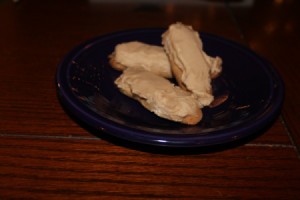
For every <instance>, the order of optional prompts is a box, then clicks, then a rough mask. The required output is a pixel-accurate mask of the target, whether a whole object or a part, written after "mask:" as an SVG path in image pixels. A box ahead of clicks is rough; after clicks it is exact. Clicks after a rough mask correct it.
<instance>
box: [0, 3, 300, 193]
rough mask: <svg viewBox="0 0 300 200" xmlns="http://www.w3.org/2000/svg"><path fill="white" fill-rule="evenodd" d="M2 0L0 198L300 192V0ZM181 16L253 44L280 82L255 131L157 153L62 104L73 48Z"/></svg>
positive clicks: (195, 24) (207, 29)
mask: <svg viewBox="0 0 300 200" xmlns="http://www.w3.org/2000/svg"><path fill="white" fill-rule="evenodd" d="M95 2H96V1H93V0H91V1H84V0H74V1H58V0H54V1H53V0H44V1H38V0H21V1H19V2H18V3H16V4H15V3H13V2H12V1H9V0H2V1H0V92H1V95H0V199H22V198H23V199H245V198H249V199H254V198H255V199H297V198H298V197H299V195H300V162H299V154H298V153H299V150H298V148H297V147H298V146H299V144H300V142H299V141H300V140H299V131H300V127H299V125H298V123H297V122H298V119H299V106H298V105H299V102H300V96H299V93H298V92H297V91H299V90H300V89H299V86H298V84H297V81H298V80H299V78H300V77H299V70H298V67H297V66H298V63H297V55H296V54H297V52H298V51H299V50H300V49H299V38H298V36H297V35H298V33H299V22H298V21H299V20H298V19H299V12H297V10H298V9H299V8H300V7H299V2H298V1H253V3H252V1H247V2H250V4H241V3H242V2H243V1H193V2H194V3H191V2H192V1H182V2H178V1H176V2H177V3H174V2H173V3H172V2H171V3H154V2H150V1H146V2H143V1H136V2H134V1H129V2H125V1H122V3H111V2H110V3H109V1H105V2H106V3H103V2H102V3H100V2H97V3H95ZM176 21H182V22H184V23H187V24H191V25H192V26H193V27H194V28H196V29H198V30H201V31H203V32H209V33H213V34H216V35H220V36H222V37H224V38H228V39H230V40H233V41H236V42H238V43H240V44H243V45H246V46H248V47H249V48H251V49H253V50H254V51H256V52H257V53H259V54H260V55H262V56H263V57H265V58H267V59H268V60H270V62H272V63H273V64H274V66H275V67H276V69H277V70H278V71H279V72H280V74H281V75H282V77H283V79H284V82H285V86H286V98H285V103H284V106H283V109H282V113H281V115H280V116H278V118H277V119H276V120H275V121H274V123H272V124H270V126H268V127H266V128H265V129H264V130H261V131H260V132H257V134H255V135H254V136H253V137H251V138H247V140H244V141H241V142H239V143H234V144H229V145H226V146H220V147H214V148H213V149H209V148H208V149H190V150H181V151H178V150H175V149H171V150H170V149H160V148H153V147H151V148H150V147H146V146H143V145H136V144H130V143H128V142H124V141H119V140H116V139H114V138H110V137H108V136H107V135H105V133H102V132H95V131H92V130H90V129H89V128H87V127H85V126H84V125H83V124H81V123H79V122H78V121H77V120H75V119H74V118H73V117H72V116H70V115H69V114H68V113H67V112H66V111H65V110H64V109H63V108H62V106H61V105H60V103H59V100H58V98H57V95H56V86H55V73H56V68H57V66H58V64H59V62H60V61H61V60H62V59H63V57H64V56H65V55H66V53H67V52H68V51H70V49H72V48H73V47H74V46H76V45H78V44H80V43H82V42H84V41H86V40H88V39H91V38H93V37H96V36H99V35H102V34H107V33H111V32H115V31H120V30H125V29H135V28H147V27H167V26H168V25H169V24H171V23H173V22H176Z"/></svg>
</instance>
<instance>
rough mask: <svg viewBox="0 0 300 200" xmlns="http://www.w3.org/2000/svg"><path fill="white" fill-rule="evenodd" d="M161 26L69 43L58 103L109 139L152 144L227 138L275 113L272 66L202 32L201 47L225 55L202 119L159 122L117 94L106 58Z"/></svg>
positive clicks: (151, 36)
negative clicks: (213, 104)
mask: <svg viewBox="0 0 300 200" xmlns="http://www.w3.org/2000/svg"><path fill="white" fill-rule="evenodd" d="M163 32H164V30H162V29H142V30H131V31H124V32H118V33H113V34H109V35H105V36H101V37H98V38H95V39H92V40H90V41H87V42H86V43H84V44H81V45H79V46H78V47H76V48H74V49H73V50H72V51H71V52H70V53H69V54H68V55H67V56H66V57H65V58H64V60H63V61H62V62H61V63H60V65H59V66H58V69H57V74H56V84H57V90H58V94H59V97H60V100H61V102H62V104H63V105H64V106H65V107H66V108H67V109H68V110H69V111H70V112H71V114H72V115H74V116H75V117H77V118H79V119H80V120H81V121H83V122H84V123H86V124H87V125H89V126H91V127H92V128H95V129H97V130H99V131H103V132H105V133H106V134H110V135H112V136H115V137H118V138H121V139H124V140H127V141H132V142H137V143H142V144H150V145H156V146H169V147H203V146H211V145H216V144H224V143H229V142H232V141H235V140H238V139H241V138H245V137H247V136H249V135H251V134H254V133H255V132H257V131H258V130H260V129H262V128H264V127H265V126H266V125H267V124H268V123H270V122H272V120H273V119H274V118H275V117H276V116H277V114H278V112H279V110H280V107H281V104H282V101H283V95H284V94H283V93H284V88H283V83H282V81H281V79H280V77H279V76H278V74H277V73H276V72H275V71H274V69H273V68H272V66H271V65H270V64H269V63H268V62H267V61H266V60H264V59H263V58H261V57H259V56H258V55H257V54H255V53H254V52H252V51H251V50H249V49H247V48H245V47H243V46H241V45H239V44H237V43H234V42H232V41H229V40H226V39H224V38H221V37H218V36H214V35H211V34H207V33H200V37H201V39H202V41H203V45H204V50H205V51H206V52H207V54H208V55H210V56H217V55H218V56H220V57H221V58H222V59H223V72H222V74H221V75H220V76H219V77H218V78H216V79H215V80H213V82H212V85H213V93H214V96H215V98H216V99H223V98H225V99H226V100H225V101H224V102H223V103H222V104H220V105H218V106H216V107H214V108H208V107H207V108H205V109H204V110H203V113H204V117H203V119H202V121H201V122H200V123H199V124H197V125H195V126H187V125H182V124H179V123H175V122H171V121H168V120H164V119H161V118H159V117H157V116H156V115H154V114H153V113H151V112H149V111H147V110H146V109H145V108H143V107H142V106H141V105H140V104H139V103H138V102H136V101H135V100H132V99H130V98H128V97H126V96H124V95H123V94H121V93H120V92H119V90H118V89H117V88H116V87H115V85H114V80H115V79H116V78H117V77H118V76H119V75H120V72H118V71H115V70H114V69H112V68H111V66H110V65H109V63H108V55H109V54H111V53H112V52H113V50H114V47H115V46H116V45H117V44H119V43H122V42H128V41H133V40H138V41H141V42H145V43H149V44H154V45H161V34H162V33H163Z"/></svg>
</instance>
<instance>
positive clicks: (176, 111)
mask: <svg viewBox="0 0 300 200" xmlns="http://www.w3.org/2000/svg"><path fill="white" fill-rule="evenodd" d="M162 44H163V47H161V46H154V45H149V44H145V43H141V42H138V41H133V42H128V43H122V44H119V45H117V46H116V47H115V50H114V52H113V53H112V54H111V55H110V56H109V57H110V64H111V66H112V67H113V68H115V69H117V70H120V71H123V73H122V74H121V75H120V77H118V78H117V79H116V81H115V84H116V85H117V87H118V88H119V89H120V91H121V92H122V93H124V94H125V95H127V96H129V97H131V98H134V99H136V100H137V101H139V102H140V103H141V104H142V105H143V106H144V107H145V108H147V109H148V110H150V111H152V112H153V113H155V114H156V115H158V116H160V117H162V118H165V119H169V120H172V121H176V122H181V123H184V124H189V125H194V124H197V123H198V122H199V121H200V120H201V119H202V111H201V109H202V108H203V107H204V106H208V105H209V104H211V102H212V101H213V99H214V97H213V94H212V87H211V79H212V78H215V77H217V76H218V75H219V74H220V72H221V70H222V67H221V65H222V59H221V58H220V57H215V58H213V57H210V56H208V55H207V54H206V53H205V52H204V51H203V44H202V41H201V39H200V37H199V34H198V32H196V31H194V30H193V29H192V27H190V26H186V25H184V24H182V23H175V24H172V25H170V26H169V29H168V30H167V31H166V32H165V33H163V35H162ZM172 77H174V78H175V79H176V81H177V83H178V86H177V85H175V84H173V83H171V82H170V80H168V79H169V78H172Z"/></svg>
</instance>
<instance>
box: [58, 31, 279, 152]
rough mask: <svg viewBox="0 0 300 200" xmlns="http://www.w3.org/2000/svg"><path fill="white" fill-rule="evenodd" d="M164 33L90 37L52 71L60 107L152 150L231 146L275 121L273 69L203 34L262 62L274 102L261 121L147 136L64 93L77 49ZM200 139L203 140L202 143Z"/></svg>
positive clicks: (275, 74) (276, 76) (275, 77)
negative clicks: (212, 130) (66, 74)
mask: <svg viewBox="0 0 300 200" xmlns="http://www.w3.org/2000/svg"><path fill="white" fill-rule="evenodd" d="M164 30H166V29H164V28H145V29H129V30H125V31H118V32H113V33H108V34H105V35H101V36H98V37H94V38H92V39H89V40H86V41H85V42H82V43H80V44H79V45H77V46H75V47H74V48H72V49H71V50H70V51H69V52H68V53H67V54H66V55H65V56H64V57H63V59H62V60H61V62H60V63H59V65H58V67H57V71H56V77H55V83H56V88H57V93H58V97H59V99H60V102H61V103H62V104H63V106H65V107H66V108H67V109H68V111H70V112H71V113H72V115H75V117H76V118H79V120H81V121H83V122H84V123H85V124H87V125H89V126H91V127H92V128H94V129H96V130H98V131H103V132H105V133H106V134H109V135H112V136H115V137H117V138H120V139H123V140H127V141H131V142H136V143H142V144H147V145H154V146H164V147H207V146H213V145H219V144H224V143H229V142H233V141H236V140H240V139H242V138H245V137H248V136H249V135H251V134H253V132H255V131H258V129H260V128H262V127H261V125H262V124H264V125H266V124H268V123H271V122H272V121H273V120H274V119H275V117H277V115H278V114H279V112H280V108H281V106H282V104H283V100H284V83H283V81H282V79H281V77H280V75H279V73H278V72H277V71H276V69H275V68H274V67H273V65H272V64H271V63H270V62H269V61H267V60H266V59H265V58H263V57H261V56H260V55H258V54H257V53H256V52H254V51H253V50H251V49H250V48H247V47H246V46H243V45H241V44H239V43H237V42H235V41H232V40H229V39H225V38H223V37H221V36H217V35H214V34H211V33H206V32H200V37H201V35H205V37H209V38H213V39H214V40H218V41H220V42H222V43H224V42H225V43H226V44H229V45H230V46H232V47H234V48H237V49H239V50H242V51H243V52H246V53H247V54H249V55H251V56H253V57H255V58H256V59H257V60H259V61H260V62H262V65H263V66H264V70H265V71H266V73H267V74H268V76H269V78H272V80H270V81H272V82H273V83H275V84H276V85H275V86H274V88H273V91H272V92H273V95H272V97H271V99H272V100H273V99H275V102H273V103H269V105H268V106H267V108H266V109H265V110H264V112H263V114H262V115H260V118H262V119H260V120H256V121H255V123H253V124H250V125H249V124H248V125H247V126H245V127H240V126H241V125H238V128H237V127H230V128H228V129H229V132H226V133H225V132H224V131H216V133H217V134H211V133H208V134H201V135H199V134H179V135H177V134H176V135H171V134H158V133H151V132H148V131H144V130H137V129H133V128H131V127H126V126H124V125H122V124H118V123H116V122H114V121H111V120H109V119H106V118H104V117H102V116H100V115H99V114H96V113H94V112H93V111H92V110H90V109H88V108H86V106H84V105H83V104H80V101H79V100H78V99H76V98H74V99H73V98H72V92H70V91H68V88H66V86H65V85H64V82H65V81H67V79H65V80H64V78H66V77H63V73H62V70H63V69H64V68H66V70H67V69H69V67H68V63H69V61H70V58H72V57H75V54H76V52H77V54H79V53H80V51H79V50H80V49H81V50H82V49H86V48H89V47H91V46H93V45H95V44H93V43H99V42H101V41H103V40H108V39H109V38H112V37H118V36H122V35H127V34H137V33H141V32H146V33H150V32H155V33H157V32H163V31H164ZM68 60H69V61H68ZM66 65H67V67H66ZM275 93H276V94H275ZM70 94H71V96H70ZM78 103H79V105H78ZM100 118H101V119H100ZM228 129H227V130H228ZM221 132H223V133H221ZM241 132H244V134H242V135H241V134H240V133H241ZM128 136H130V137H128ZM221 136H222V137H221ZM240 136H242V137H240ZM166 137H167V138H168V140H166ZM183 138H184V139H185V140H184V141H182V139H183ZM203 138H205V140H203ZM216 138H218V140H217V141H216ZM220 138H222V139H220Z"/></svg>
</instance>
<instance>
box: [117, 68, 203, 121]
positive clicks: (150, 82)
mask: <svg viewBox="0 0 300 200" xmlns="http://www.w3.org/2000/svg"><path fill="white" fill-rule="evenodd" d="M115 84H116V85H117V87H118V88H119V89H120V91H121V92H122V93H124V94H125V95H127V96H129V97H131V98H134V99H136V100H138V101H139V102H140V103H141V104H142V105H143V106H144V107H145V108H147V109H148V110H150V111H151V112H153V113H155V114H156V115H158V116H159V117H162V118H165V119H169V120H172V121H176V122H181V123H184V124H189V125H194V124H197V123H198V122H199V121H200V120H201V118H202V111H201V110H200V108H199V106H198V102H197V100H196V99H195V98H194V97H193V95H192V94H191V93H190V92H188V91H185V90H183V89H181V88H180V87H178V86H175V85H174V84H172V83H171V82H170V81H169V80H168V79H166V78H163V77H161V76H158V75H156V74H154V73H152V72H149V71H146V70H143V69H140V68H128V69H126V70H124V71H123V73H122V74H121V76H120V77H118V78H117V79H116V81H115Z"/></svg>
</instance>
